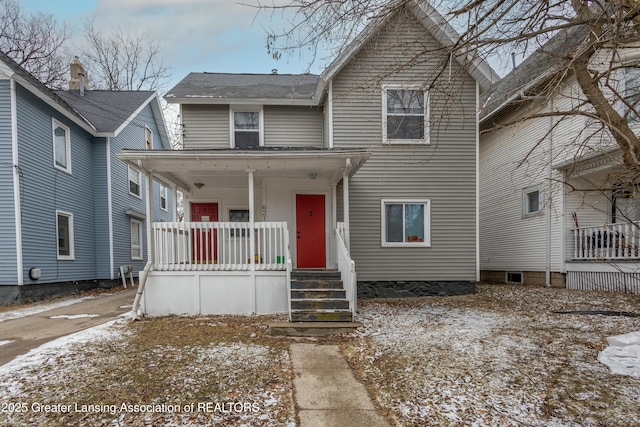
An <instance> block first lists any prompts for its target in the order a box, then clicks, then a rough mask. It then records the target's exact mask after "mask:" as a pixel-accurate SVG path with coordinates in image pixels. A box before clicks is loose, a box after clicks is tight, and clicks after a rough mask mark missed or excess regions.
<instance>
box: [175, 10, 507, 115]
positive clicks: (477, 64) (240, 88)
mask: <svg viewBox="0 0 640 427" xmlns="http://www.w3.org/2000/svg"><path fill="white" fill-rule="evenodd" d="M407 4H408V5H409V7H410V8H411V10H412V12H413V13H414V14H415V16H416V17H417V19H418V20H419V22H420V23H421V24H422V25H424V26H425V28H426V29H427V31H429V32H430V33H431V34H432V35H433V36H434V38H435V39H436V40H437V41H438V42H439V43H441V44H442V45H443V46H445V47H452V46H453V45H454V44H455V43H456V41H457V40H458V39H459V37H460V35H459V34H458V33H457V32H456V31H455V30H454V29H453V27H452V26H451V25H449V23H448V22H447V21H446V20H445V19H444V18H443V17H442V15H440V14H439V13H438V12H437V11H436V10H435V9H434V8H433V7H432V6H431V5H430V4H429V2H428V1H427V0H409V1H408V3H407ZM392 16H395V14H393V13H392V14H387V15H385V16H383V17H379V18H378V19H373V20H371V22H370V23H369V24H368V25H367V26H366V27H365V28H364V30H363V31H361V32H360V33H359V34H358V36H357V37H356V38H355V39H354V40H353V41H352V42H351V43H350V44H349V45H348V46H347V47H346V48H345V49H344V50H342V52H341V53H340V54H339V55H338V56H337V57H336V58H335V59H334V60H333V62H332V63H331V64H330V65H329V66H328V67H327V68H326V69H325V70H324V72H323V73H322V74H321V75H320V76H318V75H315V74H223V73H206V72H205V73H190V74H188V75H187V77H185V78H184V79H183V80H182V81H180V82H179V83H178V84H177V85H176V86H174V87H173V88H172V89H171V90H170V91H169V92H167V94H166V95H165V96H164V98H165V100H166V101H167V102H170V103H176V104H230V103H231V104H260V103H261V104H264V105H309V106H317V105H320V103H321V102H322V100H323V94H324V91H325V90H326V87H327V84H328V82H329V81H330V80H331V79H332V78H333V77H335V76H336V74H338V73H339V72H340V70H342V68H344V66H345V65H346V64H347V63H348V62H349V60H350V59H351V58H352V57H353V56H354V55H355V54H356V53H358V51H360V49H361V48H362V47H363V46H364V45H365V44H366V43H367V42H368V41H369V40H370V39H371V38H372V37H373V36H374V35H375V34H377V32H378V31H379V30H380V29H381V28H382V27H383V26H384V24H385V23H386V22H388V20H389V19H391V17H392ZM456 60H457V61H458V62H460V63H462V64H464V65H468V66H469V74H470V75H471V76H472V77H473V78H474V79H475V80H476V81H477V82H478V83H479V84H480V88H481V90H482V91H484V90H487V89H488V88H489V87H490V86H491V84H493V83H494V82H496V81H498V80H499V76H498V75H497V74H496V73H495V71H493V69H492V68H491V67H490V66H489V65H488V64H487V62H486V61H484V60H483V59H481V58H479V57H477V56H474V55H473V52H469V53H467V54H466V55H458V56H456ZM230 100H231V101H230Z"/></svg>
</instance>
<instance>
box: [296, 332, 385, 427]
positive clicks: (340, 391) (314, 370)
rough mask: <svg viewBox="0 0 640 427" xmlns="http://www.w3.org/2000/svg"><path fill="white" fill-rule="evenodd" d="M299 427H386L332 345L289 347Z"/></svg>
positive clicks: (365, 392)
mask: <svg viewBox="0 0 640 427" xmlns="http://www.w3.org/2000/svg"><path fill="white" fill-rule="evenodd" d="M290 349H291V360H292V362H293V372H294V375H295V378H294V380H293V381H294V387H295V395H294V396H295V401H296V405H297V410H298V416H299V417H300V427H316V426H317V427H360V426H362V427H388V426H389V423H388V422H387V421H386V420H385V419H384V418H383V417H382V416H381V415H380V414H378V413H377V411H376V408H375V407H374V406H373V403H372V402H371V399H370V398H369V395H368V394H367V391H366V389H365V388H364V386H363V385H362V384H361V383H359V382H358V381H357V380H356V379H355V377H354V376H353V372H352V371H351V368H350V367H349V365H348V364H347V362H346V361H345V360H344V358H343V357H342V355H341V354H340V352H339V351H338V347H337V346H335V345H319V344H291V347H290Z"/></svg>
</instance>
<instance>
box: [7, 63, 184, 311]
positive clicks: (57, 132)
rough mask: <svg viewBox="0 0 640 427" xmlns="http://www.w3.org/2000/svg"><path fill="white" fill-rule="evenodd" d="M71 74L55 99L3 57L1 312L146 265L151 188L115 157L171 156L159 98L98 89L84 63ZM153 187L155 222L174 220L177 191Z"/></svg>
mask: <svg viewBox="0 0 640 427" xmlns="http://www.w3.org/2000/svg"><path fill="white" fill-rule="evenodd" d="M71 70H72V72H75V75H72V76H71V77H72V78H71V81H70V86H71V87H72V88H73V87H74V86H73V85H74V84H75V85H76V86H75V87H76V88H75V89H70V90H66V91H52V90H50V89H48V88H47V87H45V86H44V85H43V84H42V83H40V82H39V81H38V80H37V79H35V78H34V77H33V76H32V75H30V74H29V73H28V72H26V71H25V70H24V69H23V68H21V67H20V66H18V64H16V63H15V62H14V61H13V60H11V59H10V58H9V57H7V56H6V55H4V54H2V53H0V199H1V202H0V304H8V303H11V302H23V301H27V300H35V299H41V298H45V297H48V296H53V295H62V294H70V293H75V292H77V291H79V290H83V289H89V288H93V287H97V286H113V283H117V282H116V280H117V279H118V278H119V275H120V271H121V269H120V266H123V265H127V266H133V268H134V269H135V270H136V271H137V270H140V269H142V268H144V265H145V260H146V256H147V255H146V254H147V249H148V248H147V247H146V245H145V239H144V236H145V235H146V226H147V225H146V213H145V212H146V211H147V207H146V199H145V193H146V192H147V191H146V188H145V183H144V181H143V179H142V175H141V173H140V171H139V170H137V169H135V168H134V167H130V166H128V165H126V164H124V163H123V162H121V161H120V160H118V159H117V158H116V154H117V153H119V152H120V151H122V149H123V148H124V147H127V148H131V147H138V148H141V149H146V148H148V149H153V148H156V149H162V148H164V149H169V148H170V144H169V140H168V138H167V132H166V129H165V124H164V119H163V116H162V112H161V109H160V104H159V100H158V96H157V95H156V93H155V92H146V91H142V92H108V91H93V90H89V89H88V88H87V80H86V72H84V70H83V68H82V66H81V64H80V63H79V61H77V60H75V61H74V63H72V65H71ZM74 70H75V71H74ZM81 75H82V76H81ZM81 77H82V78H83V79H84V81H81ZM153 186H154V192H155V194H156V198H155V199H154V201H153V209H154V210H155V212H156V215H155V217H156V219H160V220H164V221H174V220H175V216H174V211H175V208H174V204H175V196H174V194H173V189H171V188H170V187H168V186H166V187H162V186H161V184H160V183H158V182H154V184H153Z"/></svg>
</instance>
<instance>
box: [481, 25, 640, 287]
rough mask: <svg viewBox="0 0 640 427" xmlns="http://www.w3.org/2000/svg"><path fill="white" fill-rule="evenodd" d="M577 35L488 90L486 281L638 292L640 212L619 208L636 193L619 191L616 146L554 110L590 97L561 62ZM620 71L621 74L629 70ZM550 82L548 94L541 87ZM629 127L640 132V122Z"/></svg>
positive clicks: (484, 128)
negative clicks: (634, 214) (623, 211)
mask: <svg viewBox="0 0 640 427" xmlns="http://www.w3.org/2000/svg"><path fill="white" fill-rule="evenodd" d="M576 34H577V30H576V29H573V30H570V31H569V33H566V32H562V33H560V34H559V35H557V36H556V37H555V38H554V39H552V40H551V41H550V42H549V43H548V44H547V46H545V48H544V49H541V50H539V51H537V52H536V53H534V54H532V55H531V56H530V57H529V58H528V59H527V60H526V61H524V62H523V63H522V64H521V65H520V66H518V67H517V68H516V69H515V70H514V71H512V72H511V73H510V74H509V75H507V76H506V77H505V78H504V79H503V80H502V81H501V82H500V83H498V84H496V85H495V86H494V87H493V88H492V89H491V90H490V91H488V92H485V94H484V95H483V99H484V101H485V108H484V110H483V112H482V116H481V117H482V118H481V132H482V133H481V136H480V230H481V237H480V265H481V270H482V279H483V280H484V281H488V282H514V283H526V284H542V285H551V286H565V285H566V286H567V287H570V288H578V289H606V290H622V291H632V292H640V287H639V286H638V284H639V283H640V282H638V275H637V272H638V271H640V270H639V268H640V264H639V261H640V257H639V254H638V251H637V250H636V248H638V247H639V245H640V240H638V236H639V234H640V233H638V229H637V228H638V224H637V222H636V221H637V220H640V216H639V217H637V218H635V217H631V216H628V217H627V218H624V219H623V218H622V216H623V215H621V211H620V210H621V209H627V210H631V211H634V212H635V208H636V205H637V204H638V199H637V198H636V197H635V193H634V194H631V193H629V192H628V191H627V190H625V189H623V188H619V189H617V190H616V188H617V187H616V186H617V185H618V184H617V180H616V174H617V173H618V171H619V170H620V169H619V166H620V165H621V157H620V153H619V150H618V148H617V145H616V144H615V142H614V141H613V139H612V138H611V137H610V135H609V134H608V133H607V132H606V131H603V130H601V129H600V128H599V127H598V126H596V125H595V124H594V123H593V120H591V119H589V118H587V117H586V116H584V115H558V116H550V115H549V114H548V113H550V112H554V113H555V112H567V111H571V110H572V109H574V108H577V106H578V105H582V104H583V103H584V100H585V97H584V95H583V94H582V92H581V90H580V88H579V86H578V84H577V82H576V80H575V77H574V76H573V75H572V74H571V73H570V72H566V71H567V63H566V62H560V63H559V62H558V58H559V57H561V55H558V53H560V52H561V50H560V49H572V48H573V45H572V44H571V43H573V42H576V39H575V38H573V37H576ZM578 36H579V34H578ZM554 43H555V44H556V45H554ZM610 55H611V53H610V52H602V53H600V54H599V55H596V56H595V58H594V59H593V63H592V66H593V67H596V68H597V67H604V66H607V65H608V64H609V61H610ZM567 58H568V56H567ZM619 58H623V59H619V60H620V65H621V66H632V64H634V63H637V61H638V60H640V48H638V47H634V46H629V47H627V48H625V49H622V50H621V52H620V57H619ZM534 64H535V65H534ZM558 75H561V76H562V78H558ZM618 78H619V79H620V82H624V78H625V76H624V72H623V71H621V72H620V73H618ZM550 86H553V91H552V95H551V96H547V95H546V93H548V92H545V95H544V96H543V95H540V94H541V93H542V90H543V88H544V90H548V89H549V87H550ZM605 93H607V92H606V90H605ZM631 125H632V128H634V129H636V130H638V131H640V127H639V126H638V122H637V121H633V119H632V122H631ZM622 194H625V198H624V199H622V203H621V202H620V199H621V195H622ZM616 201H617V205H618V207H617V208H615V207H614V206H613V204H614V203H615V202H616ZM623 205H624V207H622V206H623ZM616 212H617V217H616Z"/></svg>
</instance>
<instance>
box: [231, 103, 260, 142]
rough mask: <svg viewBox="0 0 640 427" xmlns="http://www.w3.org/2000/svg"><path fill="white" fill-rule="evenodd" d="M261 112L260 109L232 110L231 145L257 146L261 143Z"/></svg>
mask: <svg viewBox="0 0 640 427" xmlns="http://www.w3.org/2000/svg"><path fill="white" fill-rule="evenodd" d="M261 116H262V113H261V112H260V111H257V110H256V111H238V110H236V111H232V125H233V126H232V129H233V134H232V147H234V148H251V147H259V146H261V145H263V143H262V131H261V129H262V123H261V122H262V120H261Z"/></svg>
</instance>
